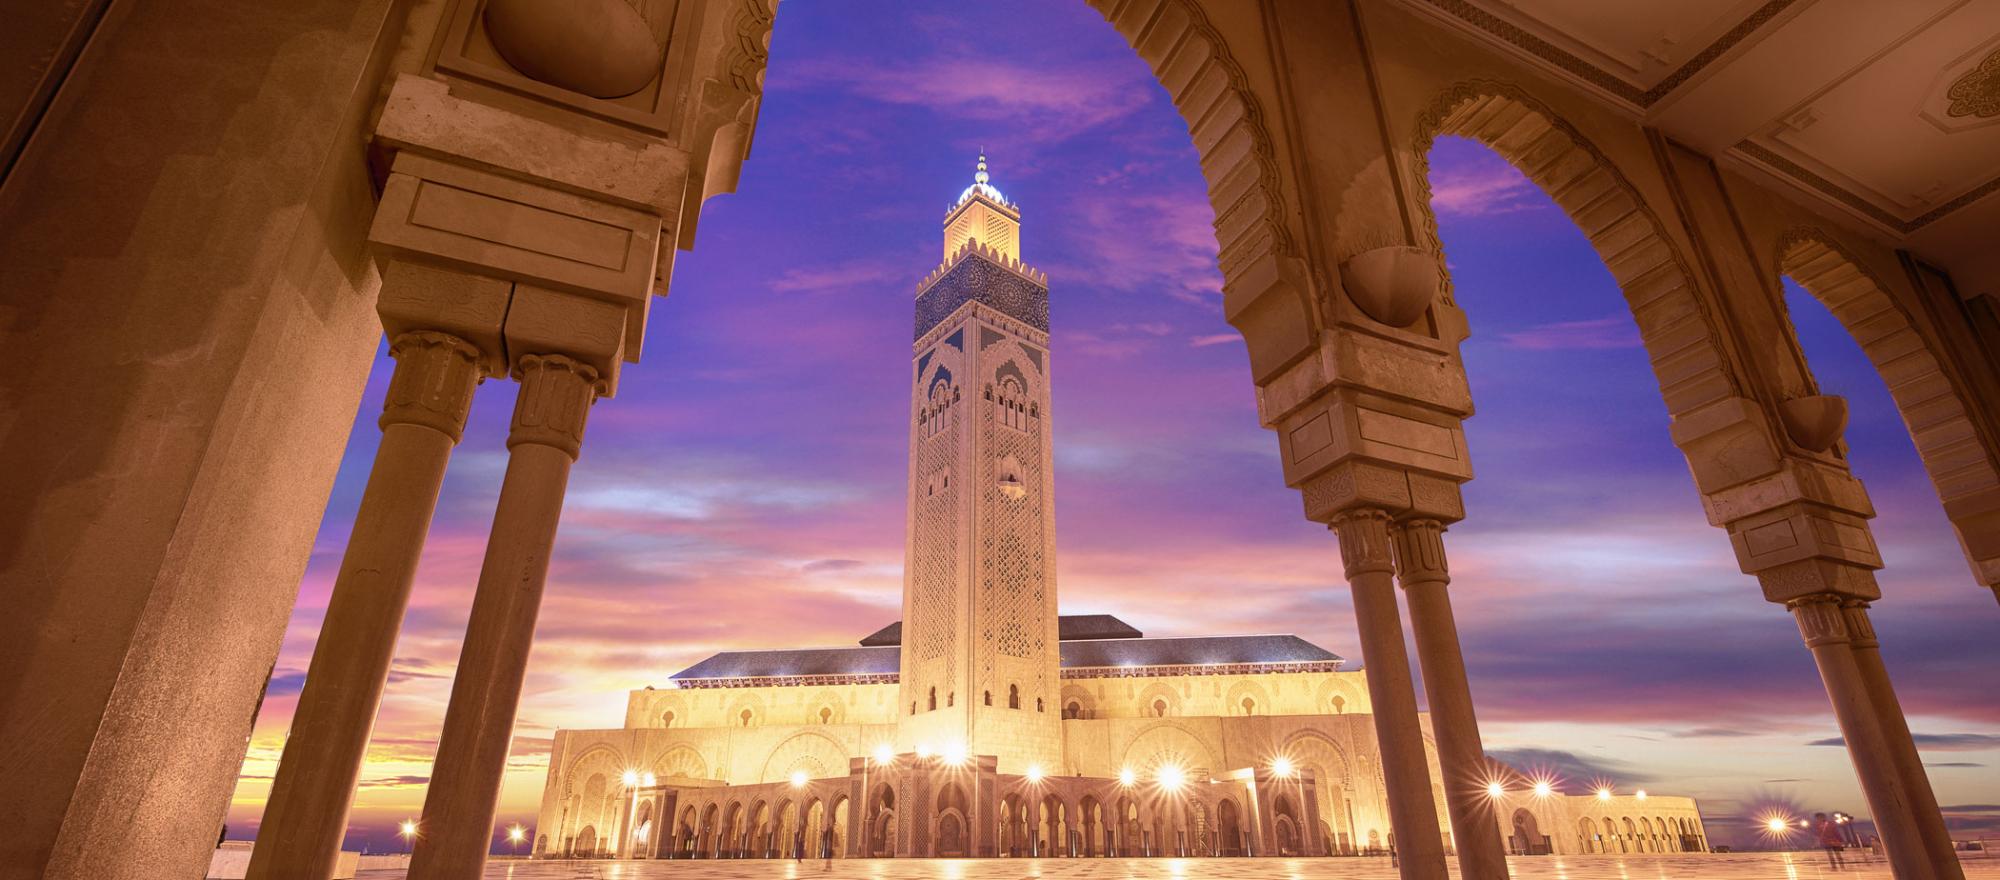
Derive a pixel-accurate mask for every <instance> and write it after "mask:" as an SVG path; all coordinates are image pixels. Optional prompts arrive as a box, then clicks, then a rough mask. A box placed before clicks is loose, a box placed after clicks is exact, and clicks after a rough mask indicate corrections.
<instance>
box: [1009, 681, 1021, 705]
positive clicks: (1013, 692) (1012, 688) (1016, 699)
mask: <svg viewBox="0 0 2000 880" xmlns="http://www.w3.org/2000/svg"><path fill="white" fill-rule="evenodd" d="M1007 708H1009V709H1019V708H1021V686H1020V685H1013V684H1010V685H1008V686H1007Z"/></svg>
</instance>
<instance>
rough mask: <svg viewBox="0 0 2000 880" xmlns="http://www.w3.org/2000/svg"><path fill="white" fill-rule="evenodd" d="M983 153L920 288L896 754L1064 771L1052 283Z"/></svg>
mask: <svg viewBox="0 0 2000 880" xmlns="http://www.w3.org/2000/svg"><path fill="white" fill-rule="evenodd" d="M989 179H990V178H989V177H988V175H987V173H986V156H985V155H984V154H983V153H982V154H981V155H980V157H979V167H978V171H977V173H975V174H974V175H973V183H972V185H971V186H969V187H966V188H965V191H964V192H963V193H960V194H959V197H958V201H956V202H955V203H953V204H952V206H951V209H950V210H949V211H947V212H946V213H945V217H944V262H943V263H941V264H940V265H939V266H938V268H937V270H936V271H934V272H932V273H931V274H930V276H929V277H927V278H925V279H924V280H923V282H922V283H920V284H918V285H917V303H916V306H917V308H916V312H917V324H916V344H915V346H914V349H913V359H912V370H911V393H910V483H909V486H910V505H909V522H908V523H907V524H906V525H907V530H906V534H907V535H908V542H909V543H908V546H907V548H906V550H905V553H904V575H903V633H902V642H903V664H902V704H901V705H899V706H898V707H897V709H898V710H899V712H900V714H902V716H903V717H902V718H901V719H900V720H901V721H902V724H900V725H899V731H900V733H899V735H898V736H899V740H900V741H899V743H898V745H899V746H900V747H901V748H902V749H903V750H905V751H913V750H918V749H921V748H928V749H930V750H932V751H933V752H936V753H941V754H952V753H955V752H957V751H958V750H960V749H963V750H964V752H965V753H966V754H969V755H975V756H976V755H996V756H998V757H999V761H1000V772H1002V773H1025V772H1027V770H1028V768H1030V767H1031V766H1033V767H1039V768H1040V769H1041V770H1042V771H1044V772H1047V773H1051V774H1054V773H1060V772H1062V754H1063V752H1062V736H1061V734H1062V728H1061V725H1062V720H1061V719H1062V715H1061V709H1060V708H1059V706H1060V705H1061V701H1060V700H1059V699H1058V698H1059V697H1060V696H1061V692H1062V683H1061V681H1060V680H1059V679H1058V677H1057V673H1058V661H1059V659H1060V658H1059V654H1058V650H1059V648H1058V644H1057V632H1056V545H1055V502H1054V498H1053V492H1052V491H1051V490H1052V488H1053V474H1052V471H1051V467H1050V463H1051V457H1050V455H1051V447H1050V444H1049V350H1048V343H1049V289H1048V276H1046V275H1044V274H1042V273H1041V272H1038V271H1036V270H1034V269H1032V268H1029V267H1028V266H1027V265H1026V264H1023V263H1022V262H1021V212H1020V209H1019V208H1018V207H1017V206H1015V205H1014V204H1013V203H1012V202H1009V201H1008V200H1007V198H1006V197H1005V196H1003V195H1001V194H1000V191H999V190H998V189H995V188H994V187H993V185H992V184H991V183H989Z"/></svg>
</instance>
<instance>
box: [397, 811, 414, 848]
mask: <svg viewBox="0 0 2000 880" xmlns="http://www.w3.org/2000/svg"><path fill="white" fill-rule="evenodd" d="M396 833H397V834H399V835H402V838H403V851H404V852H409V851H410V845H411V843H412V842H414V841H415V840H416V837H417V823H416V822H414V821H412V820H410V819H404V820H403V824H401V825H398V826H396Z"/></svg>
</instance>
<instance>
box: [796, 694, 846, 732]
mask: <svg viewBox="0 0 2000 880" xmlns="http://www.w3.org/2000/svg"><path fill="white" fill-rule="evenodd" d="M805 705H806V715H807V717H806V720H805V723H807V724H844V723H846V720H847V698H846V697H845V696H843V695H842V694H841V692H840V691H838V690H835V689H833V688H820V689H819V690H817V691H814V692H813V694H812V696H810V697H808V698H806V702H805Z"/></svg>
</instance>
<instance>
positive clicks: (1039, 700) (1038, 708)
mask: <svg viewBox="0 0 2000 880" xmlns="http://www.w3.org/2000/svg"><path fill="white" fill-rule="evenodd" d="M1035 711H1037V712H1040V711H1042V698H1041V697H1036V698H1035Z"/></svg>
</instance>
